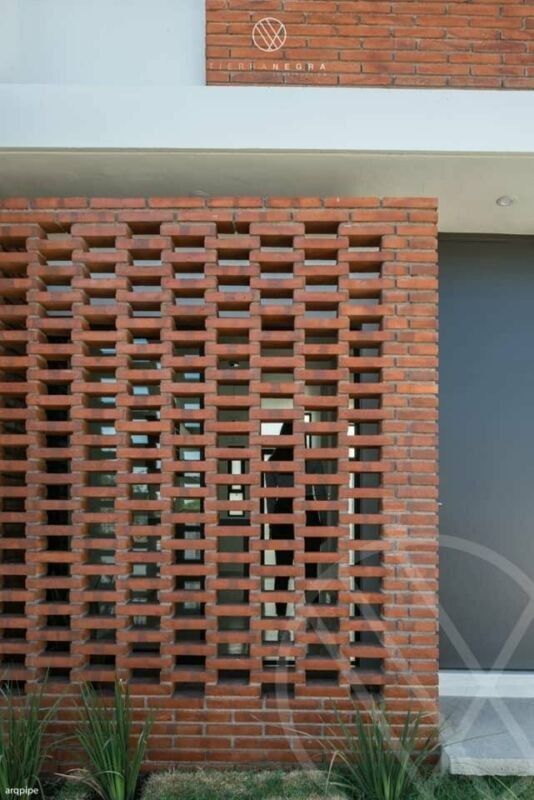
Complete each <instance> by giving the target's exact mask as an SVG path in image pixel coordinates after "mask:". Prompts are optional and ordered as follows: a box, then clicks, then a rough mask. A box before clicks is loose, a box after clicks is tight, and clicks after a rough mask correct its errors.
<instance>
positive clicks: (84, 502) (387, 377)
mask: <svg viewBox="0 0 534 800" xmlns="http://www.w3.org/2000/svg"><path fill="white" fill-rule="evenodd" d="M0 243H1V247H0V267H1V272H2V277H1V281H0V286H1V295H2V305H1V306H0V315H1V342H2V353H1V370H2V377H1V380H2V395H3V403H2V430H1V442H0V444H1V448H2V451H1V459H2V461H1V476H2V484H3V486H2V508H1V522H2V539H1V541H0V547H1V554H2V555H1V569H0V572H1V576H2V582H1V590H0V594H1V603H2V604H1V607H0V608H1V612H0V616H1V624H0V628H1V631H2V638H1V644H0V653H1V668H2V674H3V676H4V678H6V679H9V680H11V681H13V682H16V683H17V684H18V685H19V686H20V687H21V689H24V688H27V687H31V686H32V685H35V684H36V683H38V682H39V681H41V680H42V679H43V677H44V675H45V672H46V671H47V670H48V671H49V681H50V683H49V689H48V691H49V693H50V694H52V695H54V694H56V693H58V692H60V691H63V690H66V697H65V700H64V702H63V708H65V707H68V706H69V704H70V701H71V697H73V696H75V695H76V692H77V689H76V684H78V683H79V682H81V681H92V682H94V683H95V685H97V686H99V687H102V688H103V689H106V688H109V687H110V686H111V683H112V682H113V681H114V679H115V677H116V676H118V677H120V678H122V679H124V680H126V681H128V682H129V683H130V685H131V688H132V692H133V693H134V697H135V703H136V708H137V714H138V715H139V717H143V716H144V714H146V712H147V710H148V709H153V710H156V711H157V723H156V725H155V728H154V734H153V737H152V740H151V749H150V757H149V761H150V764H149V766H151V767H155V766H163V765H165V764H172V763H173V762H176V761H181V762H196V761H204V760H205V761H211V762H230V761H233V762H261V761H265V760H270V761H274V762H283V761H288V760H291V759H294V758H295V757H303V758H304V757H305V756H304V755H303V751H301V750H300V749H299V747H296V745H295V740H296V738H297V737H295V734H294V733H291V732H290V733H289V736H290V738H291V739H292V740H293V746H291V743H290V742H289V741H288V740H287V739H286V733H287V731H286V730H285V729H284V725H287V726H289V727H290V728H298V729H299V730H303V731H305V732H306V733H312V734H319V733H321V732H322V733H324V731H325V730H326V728H325V726H327V725H328V724H329V723H330V722H331V721H332V702H333V701H335V702H337V703H338V704H339V706H340V707H341V708H347V709H348V708H349V703H350V698H351V696H352V697H353V698H355V699H356V700H357V699H358V698H360V697H361V698H362V702H365V697H366V696H368V695H369V694H371V695H373V696H383V698H384V699H385V701H386V703H387V704H388V705H389V707H390V708H391V709H392V710H395V709H396V710H398V712H399V719H402V715H403V714H404V713H405V712H406V710H407V709H408V708H409V707H410V706H413V705H414V704H415V705H417V706H418V707H421V708H424V709H426V710H428V711H429V712H430V713H431V715H433V717H431V719H430V720H429V721H432V719H435V712H436V695H437V686H436V684H437V679H436V669H437V666H436V661H437V637H436V634H437V612H436V602H437V601H436V589H437V583H436V578H437V575H436V549H437V536H436V493H437V468H436V414H437V412H436V405H437V395H436V358H437V342H436V339H437V332H436V299H437V295H436V280H437V278H436V272H437V266H436V208H435V202H434V201H433V200H427V199H404V198H402V199H386V200H378V199H374V198H363V199H347V200H344V199H339V198H333V199H324V200H319V199H313V198H304V199H297V200H288V199H284V198H279V199H268V200H265V201H264V200H261V199H255V198H219V199H214V200H207V201H204V200H200V199H196V198H193V199H188V198H186V199H176V200H173V199H168V200H166V199H153V200H147V201H144V200H138V199H132V200H109V199H95V200H90V201H89V200H88V201H85V200H80V199H70V200H69V199H67V200H65V199H43V200H34V201H28V202H27V201H23V200H13V201H4V203H3V204H2V206H1V208H0ZM69 687H70V688H69ZM61 713H62V715H63V720H64V722H65V723H66V722H67V721H68V719H69V718H70V717H69V711H68V709H67V710H63V711H62V712H61ZM59 729H61V730H64V724H63V722H62V723H60V725H59ZM304 747H305V749H306V750H307V751H309V752H310V754H312V755H313V753H314V752H317V747H316V746H314V744H313V742H310V741H306V742H305V743H304ZM73 758H74V756H73V755H72V754H71V753H70V752H65V753H60V754H59V760H60V761H61V763H62V764H63V766H68V765H70V764H71V763H72V760H73Z"/></svg>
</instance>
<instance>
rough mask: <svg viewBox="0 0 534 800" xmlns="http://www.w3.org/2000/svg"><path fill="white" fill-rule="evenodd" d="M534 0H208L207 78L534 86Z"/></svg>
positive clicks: (297, 83) (224, 80)
mask: <svg viewBox="0 0 534 800" xmlns="http://www.w3.org/2000/svg"><path fill="white" fill-rule="evenodd" d="M533 36H534V6H533V5H532V2H531V0H506V2H502V0H501V2H496V1H495V0H491V2H472V0H457V2H454V3H446V2H439V0H424V1H423V2H419V0H410V1H409V2H407V0H386V2H382V0H206V74H207V82H208V84H223V85H228V84H256V85H259V84H267V85H280V84H286V85H293V86H303V85H309V86H383V87H413V88H415V87H427V88H432V87H434V88H436V87H437V88H439V87H449V88H462V89H469V88H472V89H534V48H533V47H532V41H533Z"/></svg>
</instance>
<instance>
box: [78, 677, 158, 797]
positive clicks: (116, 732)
mask: <svg viewBox="0 0 534 800" xmlns="http://www.w3.org/2000/svg"><path fill="white" fill-rule="evenodd" d="M81 716H82V720H81V724H80V725H79V727H78V729H77V731H76V735H77V738H78V741H79V742H80V744H81V746H82V748H83V750H84V752H85V755H86V757H87V759H88V761H89V767H88V768H87V769H85V770H82V771H81V772H80V771H79V772H77V773H75V774H74V776H73V777H74V778H75V779H78V780H81V781H83V782H84V783H85V784H86V785H87V786H89V787H90V788H91V789H92V790H93V791H94V792H95V793H96V794H97V795H98V796H99V797H101V798H102V800H134V797H135V793H136V789H137V782H138V780H139V772H140V769H141V764H142V762H143V758H144V755H145V751H146V747H147V743H148V737H149V735H150V730H151V727H152V716H149V717H148V719H147V720H146V721H145V723H144V725H143V728H142V730H141V734H140V735H139V737H138V738H137V740H136V741H135V743H133V735H132V706H131V700H130V694H129V691H128V688H127V687H126V686H124V684H122V683H119V682H117V683H116V684H115V690H114V702H113V704H112V705H109V704H107V703H105V702H104V700H103V698H102V697H101V696H100V695H99V694H98V693H97V692H96V691H95V690H94V689H93V688H92V687H91V686H84V687H83V688H82V706H81Z"/></svg>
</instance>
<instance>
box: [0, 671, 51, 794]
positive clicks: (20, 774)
mask: <svg viewBox="0 0 534 800" xmlns="http://www.w3.org/2000/svg"><path fill="white" fill-rule="evenodd" d="M44 690H45V684H44V683H43V684H42V685H41V687H40V688H39V690H38V691H36V692H29V693H28V694H26V695H25V696H24V697H21V696H20V695H18V694H17V693H15V692H14V690H13V689H12V688H11V687H7V688H2V689H0V706H1V707H0V797H7V796H8V794H9V791H8V790H12V789H14V788H16V789H24V788H27V789H35V788H39V790H40V793H41V795H44V793H43V788H42V786H41V782H40V780H39V774H40V772H41V769H42V766H43V762H44V760H45V758H46V757H47V750H48V748H47V747H45V746H44V744H43V738H44V735H45V733H46V729H47V727H48V724H49V722H50V720H51V719H52V717H53V715H54V713H55V709H56V706H57V703H55V704H54V705H53V706H51V707H50V708H49V709H48V710H47V711H43V693H44Z"/></svg>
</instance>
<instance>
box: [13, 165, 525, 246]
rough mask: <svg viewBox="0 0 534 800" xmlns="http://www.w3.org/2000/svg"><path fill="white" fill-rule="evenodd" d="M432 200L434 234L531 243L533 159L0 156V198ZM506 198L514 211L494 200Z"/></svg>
mask: <svg viewBox="0 0 534 800" xmlns="http://www.w3.org/2000/svg"><path fill="white" fill-rule="evenodd" d="M196 192H202V193H206V194H208V195H211V196H215V195H237V196H238V195H248V196H251V195H256V196H268V195H271V196H273V195H282V196H298V195H312V196H340V197H348V196H377V195H378V196H406V195H412V196H435V197H438V199H439V207H440V224H439V227H440V231H442V232H450V233H503V234H504V233H511V234H534V155H519V154H517V155H474V154H472V155H444V154H398V153H383V154H377V153H373V154H371V153H361V152H359V153H339V152H336V153H332V152H314V153H302V152H301V153H295V152H269V151H254V152H250V151H249V152H246V151H241V152H235V151H234V152H228V151H226V152H206V151H202V152H199V151H197V152H194V151H187V152H184V151H154V150H152V151H125V150H121V151H102V150H99V151H85V150H70V151H68V150H61V151H49V150H47V151H44V150H40V151H29V150H24V151H16V150H13V151H9V150H3V151H0V196H1V197H12V196H28V197H37V196H51V195H52V196H53V195H59V196H78V197H79V196H99V195H107V196H114V197H127V196H158V195H159V196H174V197H176V196H180V195H189V194H194V193H196ZM502 196H508V197H511V198H512V199H513V202H512V204H511V205H508V206H505V207H503V206H500V205H498V204H497V202H496V201H497V199H498V198H500V197H502Z"/></svg>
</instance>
